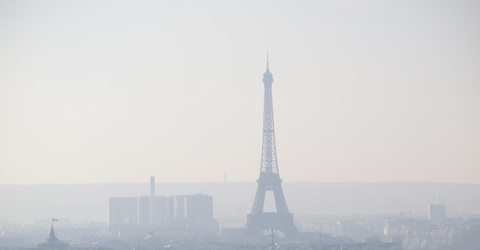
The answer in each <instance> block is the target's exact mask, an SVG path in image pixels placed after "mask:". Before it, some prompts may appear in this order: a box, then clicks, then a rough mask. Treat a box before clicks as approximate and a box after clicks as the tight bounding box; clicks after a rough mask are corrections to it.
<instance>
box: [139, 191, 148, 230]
mask: <svg viewBox="0 0 480 250" xmlns="http://www.w3.org/2000/svg"><path fill="white" fill-rule="evenodd" d="M138 223H139V224H140V225H149V224H150V197H149V196H141V197H138Z"/></svg>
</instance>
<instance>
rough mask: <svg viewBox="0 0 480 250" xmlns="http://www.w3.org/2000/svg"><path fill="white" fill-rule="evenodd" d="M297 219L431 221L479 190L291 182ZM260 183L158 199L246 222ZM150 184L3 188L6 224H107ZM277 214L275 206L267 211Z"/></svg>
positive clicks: (0, 208) (479, 203)
mask: <svg viewBox="0 0 480 250" xmlns="http://www.w3.org/2000/svg"><path fill="white" fill-rule="evenodd" d="M283 189H284V192H285V197H286V199H287V204H288V206H289V209H290V211H291V212H293V213H294V214H338V215H348V214H353V213H405V212H409V211H411V212H412V214H413V215H416V216H425V218H426V213H427V205H428V204H431V203H433V202H434V197H435V192H437V193H438V201H439V203H441V204H445V205H446V206H447V214H449V215H453V214H461V213H473V212H477V213H478V212H480V185H479V184H452V183H414V182H412V183H411V182H384V183H320V182H285V183H283ZM255 190H256V183H254V182H249V183H235V182H227V183H158V184H157V186H156V194H157V195H158V196H171V195H180V194H194V193H204V194H208V195H211V196H213V200H214V216H215V217H217V218H219V217H239V218H245V216H246V214H247V213H248V212H249V211H250V208H251V206H252V202H253V198H254V196H255ZM149 191H150V189H149V184H148V183H140V184H128V183H127V184H72V185H53V184H42V185H0V221H10V222H28V223H30V222H33V221H34V220H36V219H48V218H51V217H58V218H69V219H70V220H71V221H72V222H74V223H77V222H91V221H97V222H107V221H108V198H109V197H129V196H142V195H149ZM266 206H267V209H268V207H270V208H271V206H268V204H267V205H266Z"/></svg>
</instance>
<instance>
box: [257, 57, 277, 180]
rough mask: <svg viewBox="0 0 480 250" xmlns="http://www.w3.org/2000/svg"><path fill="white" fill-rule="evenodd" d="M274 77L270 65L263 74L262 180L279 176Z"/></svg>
mask: <svg viewBox="0 0 480 250" xmlns="http://www.w3.org/2000/svg"><path fill="white" fill-rule="evenodd" d="M272 83H273V76H272V73H271V72H270V69H269V65H268V55H267V71H265V73H264V74H263V84H264V85H265V96H264V104H263V138H262V162H261V165H260V166H261V167H260V178H262V174H263V173H272V174H275V175H277V176H278V174H279V173H278V163H277V150H276V146H275V126H274V120H273V99H272Z"/></svg>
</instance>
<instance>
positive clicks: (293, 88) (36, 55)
mask: <svg viewBox="0 0 480 250" xmlns="http://www.w3.org/2000/svg"><path fill="white" fill-rule="evenodd" d="M478 44H480V2H478V1H237V2H234V3H227V2H226V1H0V171H1V174H0V183H9V184H30V183H91V182H147V181H148V177H149V176H150V175H155V176H156V179H157V181H160V182H177V181H179V182H183V181H222V180H223V173H224V172H226V173H227V179H228V180H229V181H254V180H255V179H256V178H257V177H258V171H259V164H260V154H261V133H262V106H263V84H262V74H263V72H264V71H265V66H266V65H265V53H266V52H269V53H270V59H271V61H270V69H271V71H272V73H273V77H274V83H273V99H274V112H275V125H276V137H277V151H278V158H279V170H280V175H281V177H282V178H283V179H284V180H285V181H366V182H377V181H433V182H462V183H480V178H479V177H478V176H480V129H478V128H479V127H480V70H479V69H480V46H478Z"/></svg>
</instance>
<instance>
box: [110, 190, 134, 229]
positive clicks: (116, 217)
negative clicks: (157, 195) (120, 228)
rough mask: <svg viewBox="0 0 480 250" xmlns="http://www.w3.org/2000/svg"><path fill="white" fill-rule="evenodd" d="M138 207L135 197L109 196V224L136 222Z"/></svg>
mask: <svg viewBox="0 0 480 250" xmlns="http://www.w3.org/2000/svg"><path fill="white" fill-rule="evenodd" d="M137 223H138V207H137V197H128V198H122V197H110V199H109V224H110V225H111V226H112V225H121V224H137Z"/></svg>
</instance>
